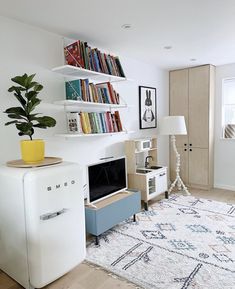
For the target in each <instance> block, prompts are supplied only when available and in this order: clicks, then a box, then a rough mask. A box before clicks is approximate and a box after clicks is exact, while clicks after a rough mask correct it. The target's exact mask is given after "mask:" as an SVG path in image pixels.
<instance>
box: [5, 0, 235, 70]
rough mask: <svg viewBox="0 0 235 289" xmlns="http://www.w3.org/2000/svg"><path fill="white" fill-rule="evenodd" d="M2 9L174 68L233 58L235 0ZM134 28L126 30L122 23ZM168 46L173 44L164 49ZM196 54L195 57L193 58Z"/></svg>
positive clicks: (60, 2) (52, 1) (99, 1)
mask: <svg viewBox="0 0 235 289" xmlns="http://www.w3.org/2000/svg"><path fill="white" fill-rule="evenodd" d="M0 3H1V6H0V14H1V15H3V16H6V17H10V18H14V19H17V20H19V21H22V22H25V23H28V24H32V25H35V26H39V27H41V28H43V29H46V30H48V31H52V32H55V33H58V34H60V35H63V36H65V37H69V38H74V39H82V40H86V41H88V42H90V43H91V42H92V43H95V44H96V45H97V47H106V48H107V49H109V50H110V51H114V52H115V53H117V54H120V55H125V56H129V57H133V58H136V59H140V60H145V61H148V62H151V63H155V64H156V65H157V66H159V67H162V68H166V69H172V68H180V67H185V66H186V67H187V66H193V65H199V64H205V63H211V64H214V65H221V64H226V63H235V0H116V1H114V0H93V1H92V0H83V1H80V0H20V1H19V0H8V1H3V0H1V2H0ZM126 23H128V24H131V25H132V28H131V29H128V30H124V29H123V28H121V26H122V25H123V24H126ZM164 46H172V49H170V50H166V49H164V48H163V47H164ZM192 58H196V59H197V60H196V61H190V59H192Z"/></svg>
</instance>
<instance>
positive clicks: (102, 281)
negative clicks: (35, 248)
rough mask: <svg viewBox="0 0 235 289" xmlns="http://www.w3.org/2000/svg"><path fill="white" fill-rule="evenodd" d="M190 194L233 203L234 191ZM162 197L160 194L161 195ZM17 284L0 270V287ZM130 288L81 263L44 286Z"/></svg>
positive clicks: (7, 288)
mask: <svg viewBox="0 0 235 289" xmlns="http://www.w3.org/2000/svg"><path fill="white" fill-rule="evenodd" d="M190 192H191V193H192V195H194V196H196V197H201V198H207V199H212V200H217V201H221V202H228V203H235V192H232V191H225V190H219V189H213V190H211V191H203V190H196V189H191V190H190ZM161 197H162V196H161ZM22 288H23V287H21V286H20V285H19V284H17V283H16V282H15V281H14V280H12V279H11V278H10V277H8V276H7V275H6V274H5V273H3V272H1V271H0V289H22ZM101 288H102V289H110V288H112V289H118V288H122V289H130V288H136V286H134V285H132V284H130V283H128V282H126V281H125V280H119V279H115V278H113V277H112V276H110V275H109V274H108V273H107V272H105V271H104V270H97V269H96V268H92V267H90V266H89V265H87V264H85V263H82V264H81V265H79V266H77V267H76V268H75V269H74V270H72V271H71V272H69V273H68V274H66V275H65V276H63V277H62V278H60V279H58V280H57V281H55V282H53V283H51V284H50V285H48V286H46V287H44V289H101Z"/></svg>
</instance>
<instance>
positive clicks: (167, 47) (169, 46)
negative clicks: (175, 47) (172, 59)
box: [164, 45, 172, 50]
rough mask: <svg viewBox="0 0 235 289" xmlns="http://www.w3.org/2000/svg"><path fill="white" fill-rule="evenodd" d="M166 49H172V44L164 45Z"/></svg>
mask: <svg viewBox="0 0 235 289" xmlns="http://www.w3.org/2000/svg"><path fill="white" fill-rule="evenodd" d="M164 49H166V50H170V49H172V46H171V45H166V46H164Z"/></svg>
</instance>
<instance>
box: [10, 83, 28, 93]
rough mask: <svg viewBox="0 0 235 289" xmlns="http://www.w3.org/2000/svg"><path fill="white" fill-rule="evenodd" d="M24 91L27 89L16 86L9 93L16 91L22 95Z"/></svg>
mask: <svg viewBox="0 0 235 289" xmlns="http://www.w3.org/2000/svg"><path fill="white" fill-rule="evenodd" d="M24 90H25V88H23V87H21V86H14V85H13V86H11V87H10V88H9V89H8V91H9V92H12V91H15V92H16V93H19V94H20V93H21V91H24Z"/></svg>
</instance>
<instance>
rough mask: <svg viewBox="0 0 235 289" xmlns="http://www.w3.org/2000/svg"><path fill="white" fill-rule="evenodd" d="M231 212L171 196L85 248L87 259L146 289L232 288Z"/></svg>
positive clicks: (213, 204)
mask: <svg viewBox="0 0 235 289" xmlns="http://www.w3.org/2000/svg"><path fill="white" fill-rule="evenodd" d="M231 207H232V206H231V204H226V203H221V202H215V201H212V200H206V199H198V198H194V197H192V196H179V195H172V196H171V197H170V198H169V199H168V200H163V201H161V202H158V203H155V204H154V205H153V206H152V207H150V208H149V212H141V213H139V214H137V220H138V221H137V222H136V223H133V222H132V221H131V220H127V221H125V222H123V223H120V224H119V225H117V226H115V227H114V228H113V229H111V230H109V231H108V232H107V233H106V234H105V238H101V240H100V245H99V246H96V245H95V243H94V242H93V241H92V242H91V243H89V245H88V247H87V260H88V261H90V262H93V263H95V264H97V265H99V266H102V267H104V268H105V269H107V270H109V271H111V272H113V273H115V274H117V275H120V276H121V277H124V278H126V279H128V280H130V281H132V282H134V283H135V284H137V285H138V286H141V287H142V288H146V289H211V288H213V289H222V288H223V289H234V286H233V285H234V284H235V238H234V235H233V234H232V233H234V232H235V225H234V223H235V216H234V214H233V213H231V210H230V208H231ZM105 240H106V241H105ZM107 240H108V242H107Z"/></svg>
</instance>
